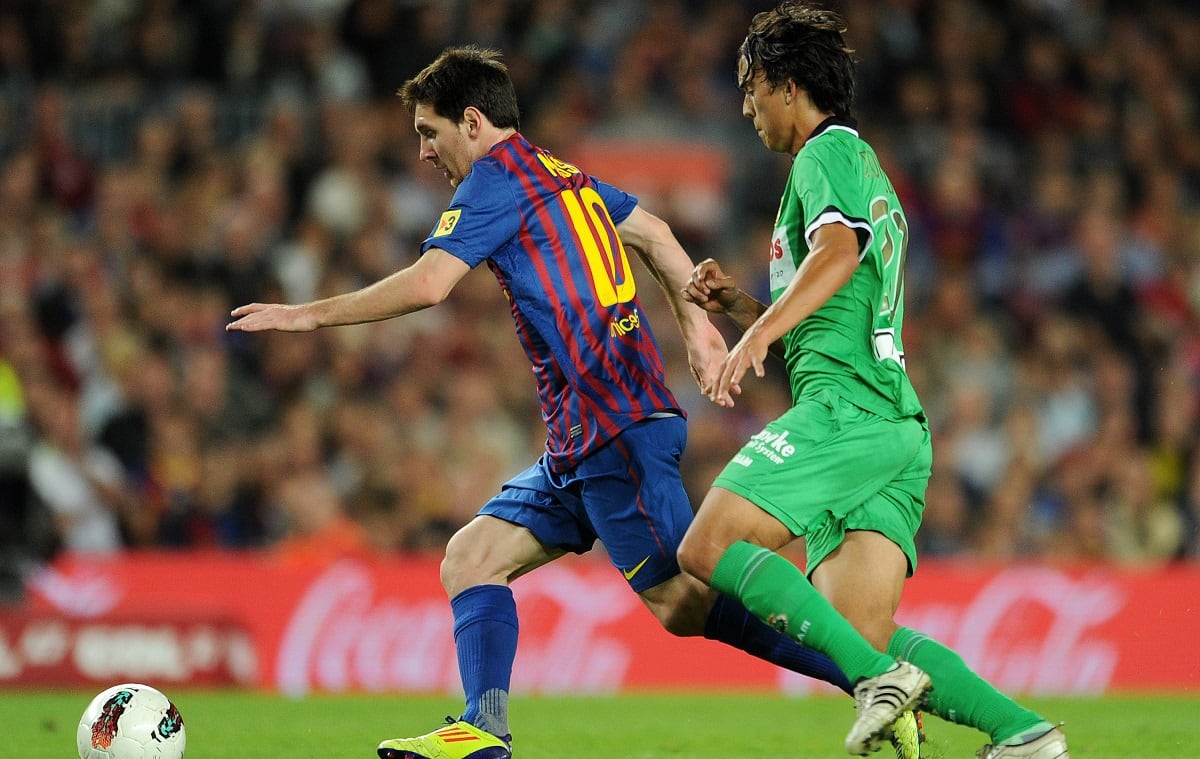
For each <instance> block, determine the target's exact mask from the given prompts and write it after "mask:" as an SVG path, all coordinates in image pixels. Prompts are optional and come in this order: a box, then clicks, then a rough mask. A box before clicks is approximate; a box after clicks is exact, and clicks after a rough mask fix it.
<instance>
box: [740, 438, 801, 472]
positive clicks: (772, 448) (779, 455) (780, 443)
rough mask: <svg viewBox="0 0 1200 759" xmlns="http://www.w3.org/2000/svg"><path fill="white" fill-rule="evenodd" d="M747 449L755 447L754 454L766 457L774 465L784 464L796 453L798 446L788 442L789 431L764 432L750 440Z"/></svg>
mask: <svg viewBox="0 0 1200 759" xmlns="http://www.w3.org/2000/svg"><path fill="white" fill-rule="evenodd" d="M746 445H747V447H749V446H753V447H754V452H755V453H757V454H758V455H759V456H763V457H765V458H766V459H767V460H768V461H770V462H771V463H773V464H782V463H783V461H784V459H787V458H790V457H791V455H792V454H794V453H795V452H796V446H794V445H792V444H791V443H789V442H788V431H787V430H784V431H783V432H771V431H770V430H763V431H762V432H759V433H757V434H755V435H754V436H753V437H751V438H750V442H748V443H747V444H746Z"/></svg>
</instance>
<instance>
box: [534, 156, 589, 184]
mask: <svg viewBox="0 0 1200 759" xmlns="http://www.w3.org/2000/svg"><path fill="white" fill-rule="evenodd" d="M537 157H538V160H539V161H541V162H542V165H543V166H545V167H546V171H548V172H550V173H551V174H553V175H554V176H556V177H558V178H559V179H566V178H567V177H573V176H575V175H576V174H578V173H579V169H577V168H575V167H574V166H572V165H571V164H569V163H567V162H566V161H560V160H559V159H557V158H555V157H554V156H552V155H550V154H549V153H538V154H537Z"/></svg>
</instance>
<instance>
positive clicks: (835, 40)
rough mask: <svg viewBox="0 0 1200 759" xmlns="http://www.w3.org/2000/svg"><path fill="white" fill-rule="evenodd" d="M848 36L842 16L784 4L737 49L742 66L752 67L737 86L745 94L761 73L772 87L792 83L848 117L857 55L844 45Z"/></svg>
mask: <svg viewBox="0 0 1200 759" xmlns="http://www.w3.org/2000/svg"><path fill="white" fill-rule="evenodd" d="M845 31H846V26H845V24H844V23H843V22H842V19H841V17H840V16H838V14H837V13H834V12H833V11H830V10H824V9H821V8H815V7H813V6H811V5H808V4H806V3H802V2H790V1H788V2H782V3H780V4H779V5H778V6H777V7H776V8H775V9H774V10H769V11H763V12H762V13H758V14H756V15H755V16H754V18H753V19H752V20H751V21H750V31H749V32H748V33H747V34H746V39H745V40H743V41H742V45H741V47H740V48H738V59H739V61H741V60H745V61H746V64H747V66H746V72H745V74H743V75H742V77H741V78H740V79H739V80H738V87H741V88H742V89H745V88H746V87H747V86H748V85H749V83H750V81H751V80H752V79H753V78H754V76H755V75H756V74H757V73H758V72H759V71H761V72H762V73H763V76H764V77H765V78H766V81H767V84H769V85H771V87H772V88H774V87H781V86H783V85H786V84H787V82H788V80H789V79H790V80H792V81H793V82H795V83H796V86H797V87H799V88H801V89H802V90H805V91H806V92H808V96H809V98H811V99H812V102H813V105H815V106H816V107H817V108H819V109H821V110H822V111H824V112H826V113H832V114H833V115H835V116H840V117H846V116H849V115H850V109H851V108H852V107H853V105H854V58H853V57H852V53H853V52H854V51H853V50H851V49H850V48H848V47H846V43H845V42H844V41H843V40H842V34H843V33H844V32H845Z"/></svg>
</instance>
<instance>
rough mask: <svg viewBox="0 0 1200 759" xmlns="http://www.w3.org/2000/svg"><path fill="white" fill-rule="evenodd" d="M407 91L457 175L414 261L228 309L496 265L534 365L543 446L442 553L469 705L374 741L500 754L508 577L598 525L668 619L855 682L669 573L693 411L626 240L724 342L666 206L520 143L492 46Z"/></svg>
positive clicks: (332, 306)
mask: <svg viewBox="0 0 1200 759" xmlns="http://www.w3.org/2000/svg"><path fill="white" fill-rule="evenodd" d="M399 94H400V97H401V98H402V100H403V101H404V103H405V105H406V106H407V107H408V108H409V109H410V110H411V111H412V113H413V123H414V126H415V128H416V131H417V134H418V135H419V137H420V151H421V158H422V160H425V161H429V162H430V163H432V164H433V165H434V166H435V167H436V168H438V169H440V170H441V171H442V172H444V174H445V175H446V177H447V178H448V179H449V181H450V183H451V185H452V186H454V187H455V188H456V190H455V194H454V198H453V200H452V201H451V204H450V207H449V208H448V209H447V210H446V211H445V212H444V213H443V214H442V216H441V218H440V219H439V220H438V222H437V224H436V225H435V226H434V228H433V231H432V232H431V233H430V235H429V237H428V238H427V239H426V240H425V242H424V243H423V245H422V255H421V257H420V258H419V260H418V261H417V262H416V263H414V264H412V265H411V266H409V267H407V268H405V269H403V270H401V271H398V272H396V273H394V274H392V275H390V276H388V277H386V278H384V279H382V280H380V281H379V282H376V283H374V284H372V285H370V286H368V287H365V288H363V289H361V290H357V291H355V292H350V293H345V294H342V295H337V296H334V297H331V298H326V299H324V300H318V301H314V302H311V303H305V304H301V305H282V304H257V303H256V304H249V305H245V306H241V307H239V308H237V309H234V311H233V316H234V317H236V321H233V322H232V323H230V324H229V325H228V328H229V329H231V330H245V331H258V330H267V329H276V330H285V331H294V332H298V331H309V330H313V329H316V328H318V327H326V326H334V325H341V324H355V323H361V322H368V321H376V320H380V319H387V318H391V317H394V316H399V315H402V314H406V313H410V312H412V311H416V310H419V309H422V308H426V307H428V306H432V305H434V304H437V303H439V302H441V301H442V300H443V299H444V298H445V297H446V296H447V295H448V294H449V292H450V291H451V289H452V288H453V287H454V286H455V284H456V283H457V282H458V281H459V280H460V279H461V278H462V277H463V276H464V275H465V274H466V273H467V272H468V271H469V270H470V269H471V268H473V267H475V266H478V265H479V264H487V266H488V267H489V268H490V269H491V270H492V272H493V273H494V274H495V276H496V279H497V280H498V281H499V283H500V287H501V288H502V289H503V290H504V293H505V295H506V296H507V298H508V302H509V304H510V307H511V311H512V318H513V322H514V323H515V326H516V330H517V334H518V335H519V336H520V340H521V343H522V345H523V346H524V348H525V352H526V353H527V354H528V357H529V360H530V361H531V362H532V364H533V371H534V376H535V378H536V382H537V393H538V397H539V400H540V401H541V407H542V416H543V418H544V419H545V422H546V428H547V439H546V450H545V453H544V455H542V456H541V458H540V459H539V460H538V461H537V462H536V463H535V464H534V465H533V466H531V467H530V468H528V469H526V470H525V471H523V472H521V473H519V474H518V475H516V476H515V477H513V478H512V479H511V480H509V481H508V482H507V483H505V484H504V485H503V486H502V488H501V491H500V493H499V494H498V495H496V496H495V497H494V498H492V500H490V501H489V502H488V503H487V504H485V505H484V506H483V507H482V509H481V510H480V511H479V514H478V516H476V517H475V519H473V520H472V521H471V522H470V523H469V524H467V525H466V526H465V527H463V528H462V529H461V530H459V531H458V532H457V533H456V534H455V535H454V536H453V537H452V538H451V539H450V541H449V543H448V545H447V547H446V556H445V560H444V561H443V563H442V572H441V576H442V584H443V586H444V587H445V589H446V593H447V594H448V596H449V598H450V606H451V610H452V613H453V615H454V638H455V644H456V647H457V651H458V660H459V671H460V674H461V677H462V682H463V688H464V691H465V695H466V708H465V711H464V712H463V714H462V716H461V717H460V718H459V719H458V720H451V721H450V724H448V725H447V726H445V727H443V728H441V729H439V730H436V731H434V732H431V733H429V734H426V735H423V736H419V737H417V738H401V739H394V740H388V741H384V742H383V743H382V744H381V745H380V747H379V749H378V753H379V755H380V756H381V757H383V758H384V759H430V758H431V757H439V758H442V757H449V758H450V759H507V758H508V757H510V756H511V735H510V731H509V726H508V690H509V682H510V678H511V674H512V665H513V660H514V657H515V656H516V649H517V612H516V605H515V604H514V602H513V596H512V592H511V590H510V589H509V583H510V582H511V581H512V580H514V579H516V578H517V577H520V576H521V575H523V574H525V573H526V572H529V571H531V570H533V569H536V568H537V567H539V566H542V565H543V564H546V563H548V562H550V561H553V560H554V559H557V558H558V557H560V556H562V555H564V554H566V553H568V552H575V553H583V552H585V551H588V550H590V549H591V548H592V546H593V545H594V543H595V542H596V540H600V541H601V542H602V543H603V544H604V546H605V548H606V549H607V551H608V554H609V557H610V560H611V561H612V563H613V564H614V566H616V567H617V569H619V570H620V571H621V572H622V574H623V575H624V577H625V579H626V581H627V582H628V583H629V585H630V587H631V588H632V589H633V590H634V591H635V592H636V593H637V594H638V595H639V596H640V597H641V599H642V601H643V602H644V603H645V605H646V606H647V608H649V609H650V611H651V612H652V613H653V614H654V616H655V617H656V618H657V619H658V620H659V621H660V622H661V623H662V625H663V626H664V627H665V628H666V629H667V630H669V631H670V632H672V633H674V634H677V635H701V634H702V635H705V636H706V637H709V638H712V639H715V640H720V641H722V642H725V643H728V644H730V645H734V646H737V647H738V648H741V649H743V650H745V651H747V652H749V653H751V654H753V655H755V656H758V657H760V658H763V659H766V660H768V661H771V662H773V663H776V664H778V665H780V666H783V667H786V668H788V669H791V670H793V671H797V672H801V673H803V674H806V675H810V676H812V677H816V678H819V679H823V680H826V681H828V682H831V683H834V684H835V685H837V686H839V687H841V688H842V689H844V690H846V691H847V692H849V683H848V682H847V681H846V679H845V676H844V675H843V674H842V673H841V671H840V670H838V669H837V668H836V667H834V666H833V665H832V663H831V662H830V661H829V660H828V659H827V658H826V657H824V656H823V655H820V654H816V653H815V652H813V651H811V650H810V649H807V648H804V647H803V646H801V645H799V644H798V643H796V642H795V641H794V640H792V639H790V638H787V637H785V636H783V635H781V634H779V633H778V632H777V631H775V630H774V629H772V628H771V627H769V626H767V625H765V624H764V623H762V622H760V621H758V620H757V619H755V618H754V617H753V616H752V615H750V614H749V613H748V612H747V611H746V610H745V608H744V607H742V606H741V604H740V603H738V602H736V601H733V600H731V599H730V598H728V597H725V596H719V595H717V594H715V593H713V592H712V591H711V590H709V589H708V588H706V587H705V586H704V585H703V584H702V583H700V582H699V581H698V580H696V579H695V578H693V577H691V576H689V575H686V574H683V573H681V572H680V569H679V565H678V563H677V561H676V558H675V553H676V549H677V548H678V546H679V542H680V540H681V539H682V537H683V534H684V532H685V530H686V528H687V526H688V525H689V524H690V523H691V521H692V517H693V512H692V508H691V505H690V503H689V502H688V498H687V495H686V493H685V491H684V487H683V482H682V480H681V478H680V474H679V462H680V459H681V457H682V456H683V450H684V445H685V442H686V428H685V423H684V418H683V410H682V409H681V408H680V405H679V403H678V401H677V400H676V399H675V396H674V395H673V394H672V393H671V391H670V389H669V388H668V387H667V386H666V384H665V381H664V371H663V361H662V356H661V354H660V353H659V349H658V346H657V344H656V342H655V339H654V336H653V335H652V334H651V331H650V325H649V323H648V322H647V320H646V319H645V318H644V317H643V315H642V312H641V306H640V304H639V301H638V297H637V289H636V286H635V282H634V278H633V272H632V271H631V269H630V264H629V260H628V254H627V252H626V251H627V248H628V249H631V250H633V251H635V253H636V255H637V257H639V258H640V259H641V260H642V261H643V263H644V264H645V266H646V267H647V269H649V271H650V272H651V274H652V276H653V277H654V278H655V279H656V280H657V282H658V284H659V285H660V286H661V287H662V289H663V290H664V292H665V293H666V294H667V298H668V302H669V304H670V308H671V309H672V311H673V313H674V316H675V318H676V321H677V323H678V325H679V328H680V330H681V332H682V334H683V338H684V341H685V343H686V345H687V350H688V359H689V362H690V364H691V368H692V371H693V374H694V375H695V379H696V381H697V382H698V383H699V385H700V388H701V389H702V390H706V389H708V388H709V387H710V385H711V384H712V383H713V382H714V381H715V379H716V376H717V374H716V370H717V367H718V366H719V365H720V363H721V360H722V359H723V358H724V357H725V355H726V348H725V342H724V340H723V339H722V337H721V335H720V334H719V333H718V332H717V330H716V328H715V327H714V326H713V325H712V324H711V322H710V321H709V319H708V316H707V314H706V313H705V312H704V310H703V309H701V308H700V307H698V306H696V305H694V304H691V303H688V302H687V301H685V300H684V298H683V294H682V291H683V289H684V286H685V284H686V282H687V280H688V278H689V277H690V276H691V272H692V262H691V260H690V259H689V258H688V256H687V254H686V253H685V252H684V250H683V249H682V248H681V247H680V245H679V243H678V242H677V241H676V240H675V237H674V236H673V235H672V234H671V231H670V229H669V227H668V226H667V224H666V223H664V222H663V221H662V220H660V219H658V218H656V217H655V216H653V215H652V214H650V213H648V212H647V211H645V210H643V209H642V208H641V207H639V206H638V203H637V199H636V198H634V197H633V196H631V195H629V194H627V193H625V192H622V191H621V190H619V189H617V188H615V187H613V186H611V185H608V184H606V183H604V182H601V181H599V180H597V179H595V178H594V177H592V176H589V175H588V174H585V173H584V172H582V171H580V170H579V169H578V168H576V167H575V166H573V165H571V164H569V163H566V162H565V161H562V160H560V159H558V158H556V157H554V156H552V155H551V154H550V153H548V152H546V151H545V150H542V149H540V148H537V147H535V146H534V145H532V144H530V143H529V142H528V141H527V140H526V139H525V138H524V137H523V136H522V135H521V134H520V132H518V131H517V128H518V110H517V100H516V95H515V93H514V91H513V86H512V82H511V80H510V79H509V76H508V72H507V69H506V67H505V66H504V65H503V63H501V61H500V60H499V57H498V54H496V53H495V52H494V51H488V50H482V49H479V48H474V47H458V48H450V49H448V50H446V51H445V52H443V53H442V55H441V56H439V57H438V59H437V60H435V61H434V62H433V63H432V64H430V65H429V66H428V67H426V68H425V69H424V70H423V71H422V72H421V73H419V74H418V75H417V76H416V77H414V78H413V79H411V80H409V81H408V82H406V83H405V84H404V86H403V87H402V88H401V89H400V93H399Z"/></svg>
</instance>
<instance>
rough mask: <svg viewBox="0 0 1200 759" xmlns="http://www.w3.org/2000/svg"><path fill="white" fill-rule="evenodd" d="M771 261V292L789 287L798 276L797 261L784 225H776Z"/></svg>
mask: <svg viewBox="0 0 1200 759" xmlns="http://www.w3.org/2000/svg"><path fill="white" fill-rule="evenodd" d="M770 262H771V263H770V267H769V271H770V275H771V292H775V291H776V290H781V289H783V288H785V287H787V286H788V283H790V282H791V281H792V279H793V278H794V277H795V276H796V261H795V259H794V258H793V257H792V246H791V244H790V243H788V238H787V230H786V229H784V228H783V227H775V234H774V235H772V237H771V251H770Z"/></svg>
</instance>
